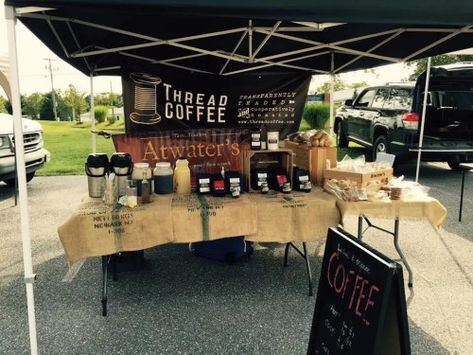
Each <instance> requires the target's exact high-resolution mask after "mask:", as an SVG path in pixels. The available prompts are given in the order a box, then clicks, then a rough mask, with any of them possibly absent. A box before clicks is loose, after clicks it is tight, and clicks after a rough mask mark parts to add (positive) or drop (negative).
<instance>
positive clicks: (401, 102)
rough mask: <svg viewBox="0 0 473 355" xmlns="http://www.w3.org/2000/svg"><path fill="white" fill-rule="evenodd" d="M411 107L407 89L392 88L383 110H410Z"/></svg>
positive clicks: (409, 93) (410, 96) (410, 94)
mask: <svg viewBox="0 0 473 355" xmlns="http://www.w3.org/2000/svg"><path fill="white" fill-rule="evenodd" d="M411 105H412V92H411V90H409V89H399V88H392V89H391V95H389V99H388V100H387V101H386V103H385V105H384V108H385V109H390V110H410V108H411Z"/></svg>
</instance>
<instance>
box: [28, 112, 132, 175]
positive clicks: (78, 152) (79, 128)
mask: <svg viewBox="0 0 473 355" xmlns="http://www.w3.org/2000/svg"><path fill="white" fill-rule="evenodd" d="M41 125H42V126H43V130H44V146H45V148H46V149H47V150H49V151H50V153H51V161H50V162H49V163H47V164H46V165H45V166H44V167H43V168H41V169H39V170H38V171H37V175H43V176H44V175H73V174H84V163H85V160H86V159H87V155H88V154H89V153H90V152H91V150H92V141H91V133H90V123H89V122H87V123H82V124H77V123H75V122H55V121H41ZM96 129H97V130H104V131H107V132H111V133H122V132H124V124H123V121H119V122H116V123H114V124H112V125H110V124H109V123H108V122H105V123H99V124H97V126H96ZM96 139H97V152H101V153H107V154H108V155H111V154H112V153H113V152H115V148H114V146H113V142H112V140H111V139H105V138H103V137H102V136H97V138H96Z"/></svg>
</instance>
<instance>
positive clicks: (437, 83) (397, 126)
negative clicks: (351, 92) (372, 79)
mask: <svg viewBox="0 0 473 355" xmlns="http://www.w3.org/2000/svg"><path fill="white" fill-rule="evenodd" d="M425 77H426V74H425V73H424V74H422V75H421V76H420V77H419V78H418V80H417V82H416V83H415V84H409V83H400V84H392V85H385V86H377V87H369V88H367V89H365V90H363V91H362V92H361V93H360V94H359V95H358V97H357V98H356V99H355V100H347V101H346V102H345V105H344V106H343V107H341V108H340V109H338V110H337V114H336V118H335V131H336V132H337V141H338V146H339V147H341V148H346V147H347V146H348V142H349V141H353V142H356V143H358V144H361V145H362V146H365V147H367V148H370V149H371V155H372V156H371V158H372V159H375V158H376V154H377V153H378V152H387V153H391V154H395V155H396V161H397V162H399V161H401V160H405V159H406V158H413V157H414V156H417V152H418V148H419V136H420V134H419V132H420V126H421V125H420V121H421V117H422V103H423V97H424V87H425ZM425 117H426V119H425V127H424V139H423V144H422V160H423V161H446V162H447V163H448V164H449V166H450V167H451V168H452V169H458V164H459V163H462V162H473V65H470V66H465V65H463V66H458V65H452V66H444V67H434V68H432V70H431V75H430V83H429V92H428V96H427V107H426V116H425Z"/></svg>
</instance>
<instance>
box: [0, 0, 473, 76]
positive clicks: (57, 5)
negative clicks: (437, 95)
mask: <svg viewBox="0 0 473 355" xmlns="http://www.w3.org/2000/svg"><path fill="white" fill-rule="evenodd" d="M6 4H8V5H12V6H15V7H17V9H16V11H17V16H18V17H19V18H20V20H21V21H22V22H23V23H24V24H25V25H26V26H27V27H28V28H29V29H30V30H31V31H32V32H33V33H35V34H36V36H38V37H39V38H40V39H41V40H42V41H43V42H44V43H45V44H46V45H47V46H48V47H49V48H50V49H52V50H53V51H54V52H55V53H56V54H58V55H59V56H60V57H62V58H63V59H64V60H66V61H67V62H69V63H70V64H72V65H73V66H74V67H76V68H77V69H79V70H80V71H82V72H83V73H86V74H90V73H92V72H94V73H95V74H96V75H100V74H107V75H110V74H116V73H118V72H119V70H120V68H121V67H123V66H126V65H127V63H129V62H135V63H140V62H142V63H147V64H160V65H164V66H171V67H177V68H181V69H185V70H190V71H194V72H207V73H213V74H220V75H232V74H239V73H245V72H250V73H251V72H253V73H258V74H259V73H262V72H275V71H300V70H302V71H310V72H312V73H314V74H317V73H330V72H332V71H333V72H334V73H341V72H346V71H351V70H356V69H364V68H370V67H375V66H379V65H382V64H388V63H397V62H403V61H408V60H413V59H418V58H422V57H426V56H429V55H435V54H440V53H446V52H451V51H454V50H460V49H464V48H469V47H473V25H470V22H473V21H472V19H473V2H471V1H469V0H450V1H449V2H446V1H441V2H435V3H432V2H431V1H425V0H418V1H406V0H398V1H395V2H386V1H378V0H363V1H356V2H355V1H348V0H345V1H342V0H333V1H330V2H327V1H324V2H322V1H319V0H311V1H308V0H296V1H283V0H278V1H275V0H273V1H245V0H239V1H236V0H227V1H221V0H219V1H217V0H198V1H192V2H189V1H188V0H186V1H184V0H177V1H165V0H147V1H146V0H138V1H124V0H115V1H112V0H102V1H85V0H82V1H79V0H72V1H64V0H63V1H53V0H52V1H27V0H16V1H6ZM37 6H41V8H38V7H37ZM469 21H470V22H469ZM20 45H21V44H20ZM332 60H333V62H332Z"/></svg>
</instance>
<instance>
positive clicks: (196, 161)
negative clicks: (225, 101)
mask: <svg viewBox="0 0 473 355" xmlns="http://www.w3.org/2000/svg"><path fill="white" fill-rule="evenodd" d="M248 136H249V132H248V131H243V130H230V129H222V130H217V129H212V130H211V129H208V130H204V129H200V130H199V129H195V130H188V131H164V132H156V133H154V134H153V135H150V136H143V137H141V136H130V135H124V134H121V135H113V142H114V144H115V149H116V151H117V152H127V153H130V154H131V156H132V159H133V161H135V162H139V161H147V162H149V163H150V165H151V166H154V165H155V164H156V163H158V162H170V163H171V164H172V165H173V166H174V165H175V162H176V160H177V159H178V158H179V157H184V158H187V159H188V160H189V167H190V169H191V171H192V176H194V177H195V175H196V174H198V173H219V172H220V171H221V169H222V167H223V168H224V169H225V171H229V170H236V171H241V156H240V154H241V151H242V149H248V148H249V142H248Z"/></svg>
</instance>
